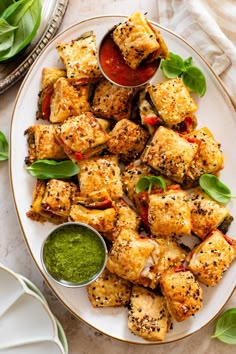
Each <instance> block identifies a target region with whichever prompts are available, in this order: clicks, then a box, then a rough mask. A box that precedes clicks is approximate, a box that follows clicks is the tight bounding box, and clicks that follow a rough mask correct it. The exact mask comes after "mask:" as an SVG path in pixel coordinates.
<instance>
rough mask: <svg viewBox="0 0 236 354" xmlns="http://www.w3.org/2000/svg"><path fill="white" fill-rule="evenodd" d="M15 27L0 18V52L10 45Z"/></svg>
mask: <svg viewBox="0 0 236 354" xmlns="http://www.w3.org/2000/svg"><path fill="white" fill-rule="evenodd" d="M16 28H17V26H11V25H9V23H8V22H7V21H6V20H4V19H3V18H0V54H1V52H5V51H6V50H7V49H9V48H10V47H11V46H12V44H13V41H14V31H15V29H16Z"/></svg>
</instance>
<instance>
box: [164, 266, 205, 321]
mask: <svg viewBox="0 0 236 354" xmlns="http://www.w3.org/2000/svg"><path fill="white" fill-rule="evenodd" d="M160 286H161V290H162V293H163V295H164V297H165V298H166V301H167V308H168V311H169V313H170V314H171V316H172V317H173V319H175V320H176V321H178V322H182V321H184V320H186V319H188V318H189V317H190V316H192V315H194V314H196V313H197V312H198V311H199V310H200V309H201V308H202V288H201V287H200V286H199V283H198V282H197V280H196V279H195V277H194V275H193V274H192V272H190V271H189V270H181V269H177V268H176V267H172V268H169V269H168V270H166V271H165V272H164V273H163V274H162V275H161V279H160Z"/></svg>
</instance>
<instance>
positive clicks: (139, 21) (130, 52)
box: [112, 12, 168, 69]
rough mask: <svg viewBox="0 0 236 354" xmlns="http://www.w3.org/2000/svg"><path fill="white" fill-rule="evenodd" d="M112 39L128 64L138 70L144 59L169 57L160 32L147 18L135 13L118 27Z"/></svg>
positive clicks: (113, 32)
mask: <svg viewBox="0 0 236 354" xmlns="http://www.w3.org/2000/svg"><path fill="white" fill-rule="evenodd" d="M112 38H113V40H114V42H115V43H116V45H117V46H118V47H119V49H120V51H121V54H122V56H123V58H124V60H125V61H126V63H127V64H128V65H129V66H130V67H131V68H132V69H136V68H137V67H138V66H139V65H140V64H141V62H142V61H143V60H144V59H147V58H150V60H154V59H156V58H158V57H164V58H166V57H168V49H167V46H166V44H165V42H164V40H163V38H162V36H161V34H160V32H159V31H158V30H154V28H153V27H152V25H151V24H150V22H148V20H147V19H146V17H145V16H144V15H143V14H142V13H140V12H135V13H133V14H132V15H130V16H129V17H128V19H127V20H126V21H124V22H123V23H121V24H119V25H117V26H116V28H115V29H114V30H113V31H112Z"/></svg>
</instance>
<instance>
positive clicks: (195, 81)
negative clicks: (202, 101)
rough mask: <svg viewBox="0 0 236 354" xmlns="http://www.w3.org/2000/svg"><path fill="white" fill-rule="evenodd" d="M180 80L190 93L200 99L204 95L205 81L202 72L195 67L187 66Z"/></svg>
mask: <svg viewBox="0 0 236 354" xmlns="http://www.w3.org/2000/svg"><path fill="white" fill-rule="evenodd" d="M182 79H183V82H184V84H185V86H187V87H188V88H189V89H190V91H192V92H197V93H198V94H199V96H200V97H202V96H204V95H205V93H206V79H205V76H204V75H203V73H202V71H201V70H200V69H198V68H197V67H196V66H188V67H187V68H186V71H185V72H184V73H183V74H182Z"/></svg>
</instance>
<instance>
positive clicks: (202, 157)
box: [185, 127, 224, 185]
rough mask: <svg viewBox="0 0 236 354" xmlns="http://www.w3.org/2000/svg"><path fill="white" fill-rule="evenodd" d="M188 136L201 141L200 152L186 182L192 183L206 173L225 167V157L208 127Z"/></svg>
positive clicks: (191, 164)
mask: <svg viewBox="0 0 236 354" xmlns="http://www.w3.org/2000/svg"><path fill="white" fill-rule="evenodd" d="M188 137H189V139H193V141H194V139H197V140H198V141H200V145H199V149H198V152H197V154H196V156H195V157H194V159H193V161H192V162H191V163H190V166H189V169H188V171H187V172H186V181H185V184H187V185H188V184H190V185H191V183H193V182H195V181H196V180H198V178H199V177H200V176H201V175H202V174H204V173H212V174H216V173H217V172H219V171H220V170H221V169H222V168H223V167H224V157H223V154H222V151H221V150H220V145H219V143H218V142H217V141H216V140H215V138H214V136H213V134H212V133H211V132H210V130H209V129H208V128H207V127H203V128H201V129H198V130H195V131H193V132H191V133H190V134H189V135H188Z"/></svg>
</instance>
